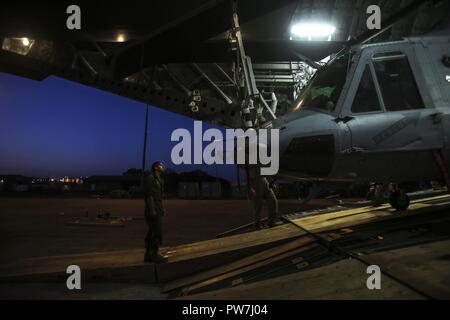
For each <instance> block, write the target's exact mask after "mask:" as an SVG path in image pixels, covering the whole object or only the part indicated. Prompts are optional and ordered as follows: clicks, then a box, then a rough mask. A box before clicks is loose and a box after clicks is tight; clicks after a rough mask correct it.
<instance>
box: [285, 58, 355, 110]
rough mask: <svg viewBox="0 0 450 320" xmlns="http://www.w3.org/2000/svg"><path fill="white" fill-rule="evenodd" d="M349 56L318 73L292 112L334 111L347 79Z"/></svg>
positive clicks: (339, 59) (298, 99) (296, 102)
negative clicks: (310, 109) (312, 109)
mask: <svg viewBox="0 0 450 320" xmlns="http://www.w3.org/2000/svg"><path fill="white" fill-rule="evenodd" d="M348 62H349V54H345V55H343V56H342V57H340V58H338V59H336V60H335V61H334V62H333V63H331V64H330V65H329V66H327V67H324V68H323V69H321V70H319V71H317V73H316V75H315V76H314V77H313V78H312V79H311V81H310V82H309V84H308V85H307V86H306V88H305V89H304V90H303V92H302V94H301V95H300V96H299V97H298V98H297V100H296V101H295V103H294V105H293V107H292V111H294V112H295V111H298V110H300V109H301V108H316V109H321V110H324V111H330V112H332V111H334V109H335V108H336V104H337V102H338V100H339V96H340V95H341V92H342V88H343V87H344V84H345V79H346V77H347V69H348V66H349V65H348Z"/></svg>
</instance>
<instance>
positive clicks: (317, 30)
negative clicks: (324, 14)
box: [291, 22, 336, 40]
mask: <svg viewBox="0 0 450 320" xmlns="http://www.w3.org/2000/svg"><path fill="white" fill-rule="evenodd" d="M335 31H336V27H335V26H333V25H330V24H327V23H318V22H305V23H298V24H295V25H293V26H292V27H291V39H292V37H295V38H307V39H308V40H312V39H313V38H328V40H331V35H332V34H333V33H334V32H335Z"/></svg>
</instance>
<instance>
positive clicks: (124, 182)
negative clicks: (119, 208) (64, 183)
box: [83, 175, 141, 193]
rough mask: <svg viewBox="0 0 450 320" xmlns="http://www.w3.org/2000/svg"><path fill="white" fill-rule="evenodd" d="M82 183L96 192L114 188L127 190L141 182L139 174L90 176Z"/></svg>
mask: <svg viewBox="0 0 450 320" xmlns="http://www.w3.org/2000/svg"><path fill="white" fill-rule="evenodd" d="M83 184H84V185H85V186H86V187H87V188H88V190H89V191H92V192H98V193H111V192H112V191H115V190H127V191H129V190H130V189H131V188H133V187H137V186H139V185H140V184H141V176H140V175H139V176H137V175H123V176H91V177H88V178H86V179H84V181H83Z"/></svg>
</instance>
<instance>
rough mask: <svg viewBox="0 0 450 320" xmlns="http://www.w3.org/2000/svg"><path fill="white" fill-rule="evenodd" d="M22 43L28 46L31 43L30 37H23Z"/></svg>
mask: <svg viewBox="0 0 450 320" xmlns="http://www.w3.org/2000/svg"><path fill="white" fill-rule="evenodd" d="M22 44H23V45H24V46H25V47H28V46H29V45H30V39H28V38H22Z"/></svg>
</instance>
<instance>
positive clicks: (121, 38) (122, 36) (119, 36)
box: [116, 33, 125, 42]
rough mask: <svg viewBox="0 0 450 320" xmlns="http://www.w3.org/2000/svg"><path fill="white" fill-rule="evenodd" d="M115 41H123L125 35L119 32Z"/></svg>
mask: <svg viewBox="0 0 450 320" xmlns="http://www.w3.org/2000/svg"><path fill="white" fill-rule="evenodd" d="M116 41H117V42H125V35H124V34H123V33H119V34H118V35H117V38H116Z"/></svg>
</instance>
